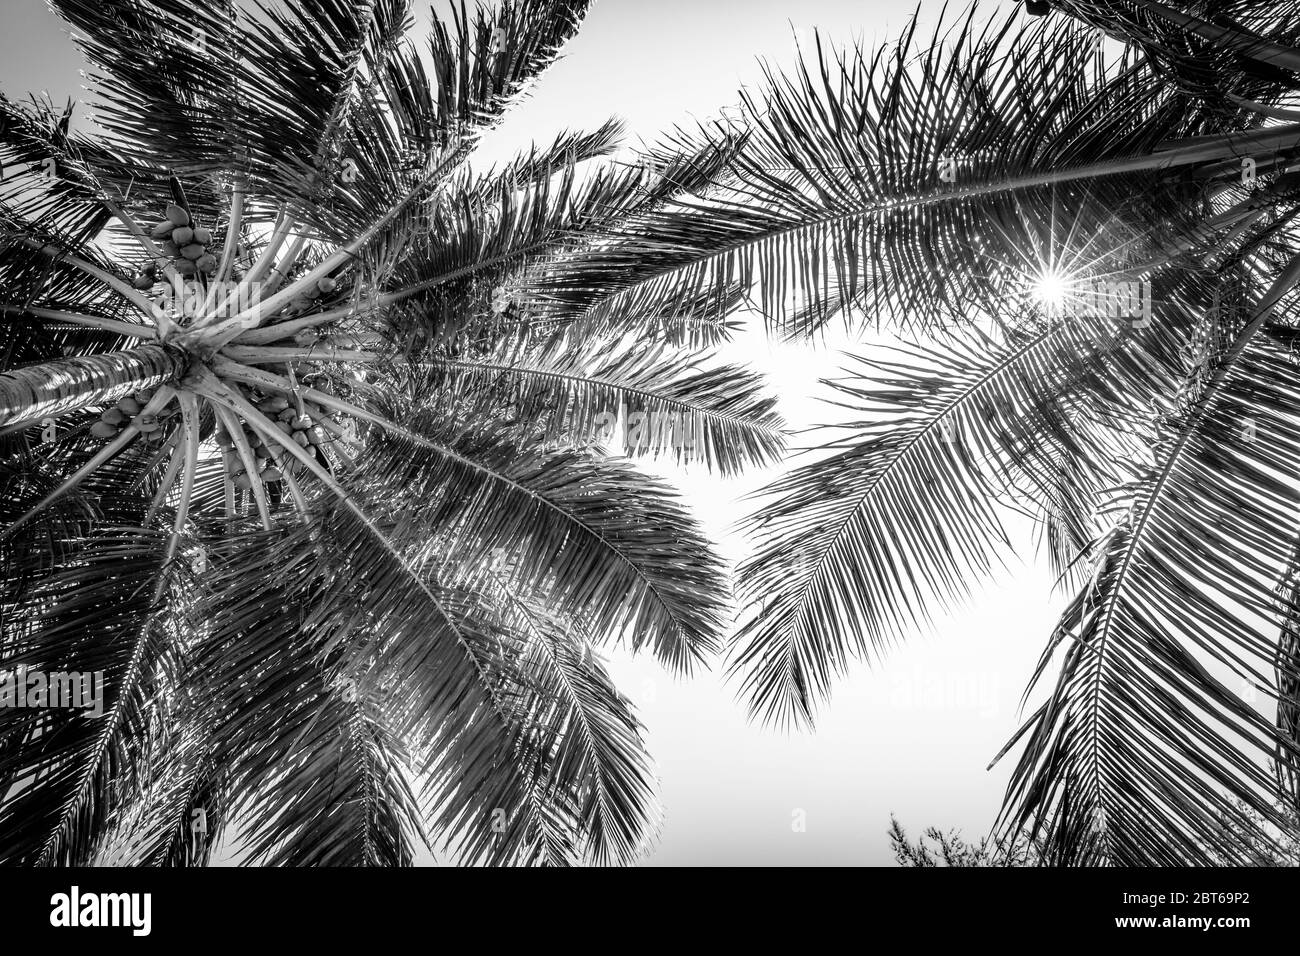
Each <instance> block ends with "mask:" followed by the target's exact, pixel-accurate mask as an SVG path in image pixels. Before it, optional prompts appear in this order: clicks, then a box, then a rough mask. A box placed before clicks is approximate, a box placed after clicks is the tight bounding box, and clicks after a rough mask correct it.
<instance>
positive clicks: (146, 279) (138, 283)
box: [131, 272, 155, 290]
mask: <svg viewBox="0 0 1300 956" xmlns="http://www.w3.org/2000/svg"><path fill="white" fill-rule="evenodd" d="M154 281H155V280H154V277H153V276H152V275H150V274H149V273H147V272H141V273H140V274H139V275H138V276H136V277H135V278H134V279H132V280H131V285H133V286H134V287H135V288H137V289H141V290H143V289H152V288H153V284H154Z"/></svg>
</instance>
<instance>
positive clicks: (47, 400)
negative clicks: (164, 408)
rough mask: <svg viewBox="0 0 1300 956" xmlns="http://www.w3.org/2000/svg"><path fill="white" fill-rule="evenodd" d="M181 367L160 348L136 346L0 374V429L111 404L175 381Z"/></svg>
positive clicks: (182, 361)
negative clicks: (88, 406) (140, 391)
mask: <svg viewBox="0 0 1300 956" xmlns="http://www.w3.org/2000/svg"><path fill="white" fill-rule="evenodd" d="M186 364H187V361H186V359H185V357H184V356H183V355H181V354H180V353H178V352H176V351H174V350H172V349H169V348H167V347H165V346H162V345H141V346H138V347H136V348H134V349H130V350H128V351H125V352H109V353H106V354H101V355H85V356H74V357H72V358H65V359H58V360H56V361H53V362H42V363H41V364H39V365H29V366H26V367H24V368H18V369H14V370H13V371H11V372H5V373H3V374H0V426H3V425H9V424H12V423H17V422H30V421H39V420H40V419H42V418H45V417H47V416H49V417H58V416H60V415H64V414H66V413H68V412H72V411H76V410H77V409H79V408H84V407H86V406H87V405H102V404H106V403H109V402H115V401H117V400H118V399H119V398H122V397H124V396H125V395H128V394H129V393H131V392H132V391H135V390H137V389H141V388H152V387H154V386H155V385H158V384H161V383H164V382H169V381H172V380H174V379H176V378H178V377H179V376H180V375H181V374H183V373H184V371H185V366H186Z"/></svg>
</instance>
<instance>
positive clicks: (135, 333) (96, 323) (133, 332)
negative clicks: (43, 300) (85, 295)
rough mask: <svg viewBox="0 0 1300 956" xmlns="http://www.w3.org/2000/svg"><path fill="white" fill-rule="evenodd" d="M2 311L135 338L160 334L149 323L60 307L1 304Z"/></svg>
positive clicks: (155, 336)
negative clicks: (108, 317) (105, 316)
mask: <svg viewBox="0 0 1300 956" xmlns="http://www.w3.org/2000/svg"><path fill="white" fill-rule="evenodd" d="M0 312H3V313H6V314H8V315H34V316H37V317H38V318H42V319H50V320H52V321H55V322H67V323H68V324H69V325H81V326H85V327H86V328H88V329H103V330H104V331H105V332H116V333H117V334H118V335H126V336H129V337H131V338H133V339H152V338H157V336H158V331H157V329H153V328H150V327H149V326H147V325H137V324H136V323H134V322H119V321H117V320H116V319H104V318H100V317H99V316H97V315H78V314H77V313H75V312H63V311H61V310H59V309H43V308H40V307H39V306H34V305H32V306H24V307H14V306H0Z"/></svg>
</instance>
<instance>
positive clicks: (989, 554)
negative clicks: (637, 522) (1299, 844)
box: [610, 0, 1300, 865]
mask: <svg viewBox="0 0 1300 956" xmlns="http://www.w3.org/2000/svg"><path fill="white" fill-rule="evenodd" d="M1034 6H1035V7H1036V8H1038V12H1041V8H1042V7H1043V6H1045V5H1043V4H1035V5H1034ZM1050 6H1051V8H1052V11H1053V15H1051V16H1049V17H1046V18H1043V19H1024V18H1022V13H1023V11H1020V10H1015V11H1012V12H1011V13H1010V14H1009V15H1007V16H1005V17H1001V18H997V19H994V20H991V21H990V20H985V19H984V18H983V17H982V16H978V15H977V12H976V11H974V10H971V11H970V12H969V13H968V14H967V15H966V16H965V17H964V18H963V19H961V20H959V21H958V22H956V23H955V24H947V25H941V26H940V27H939V28H937V29H936V31H935V34H934V36H933V37H932V38H929V39H928V40H922V41H920V42H918V38H917V35H916V33H917V28H916V25H915V24H913V26H912V27H911V28H910V29H909V31H908V32H907V33H906V34H905V35H904V36H903V37H902V38H901V39H900V41H899V42H897V43H896V44H890V45H886V46H883V47H881V48H880V49H878V50H875V51H871V50H866V49H863V48H861V47H855V48H852V49H848V50H832V49H829V48H827V47H824V46H823V44H822V42H821V40H820V39H819V40H818V41H817V44H816V49H815V51H806V55H805V57H804V58H803V62H802V64H801V65H800V67H799V68H798V69H796V70H795V71H793V72H792V73H791V74H790V75H788V76H778V75H776V74H775V73H772V74H770V75H769V77H768V79H767V82H766V83H765V85H764V86H763V88H762V89H760V90H756V91H753V92H751V93H749V94H748V95H747V96H746V97H745V99H744V102H743V105H742V109H741V110H740V112H739V114H738V115H737V116H735V117H732V118H731V119H730V120H729V121H727V122H724V123H720V124H719V125H718V127H717V132H718V135H719V136H721V135H722V133H723V132H724V131H733V130H735V131H740V132H742V133H743V135H744V142H743V144H742V147H741V148H740V149H739V151H738V153H737V155H736V157H735V158H734V159H733V160H732V162H731V163H730V164H729V165H728V169H727V173H726V177H725V178H724V180H723V181H722V182H721V183H720V184H719V186H718V188H716V189H715V190H713V191H711V192H710V193H709V195H708V197H707V200H706V201H701V202H695V203H693V204H692V205H691V208H690V209H689V210H686V211H685V212H684V211H683V210H681V209H665V210H661V211H659V212H656V213H653V214H652V215H651V216H650V217H648V218H646V219H645V220H642V221H641V222H640V223H639V224H638V226H637V230H638V235H636V237H635V239H629V240H628V241H627V242H626V245H625V251H626V257H625V260H624V261H622V262H620V265H622V266H623V267H624V270H625V271H623V272H612V271H611V273H610V278H615V277H617V278H619V279H624V278H625V277H626V274H627V272H635V275H636V279H635V284H634V285H632V286H630V287H629V288H628V289H627V290H626V291H624V292H622V293H620V295H621V296H623V297H625V298H627V297H636V298H637V299H638V300H640V301H643V302H644V301H655V299H656V297H661V298H662V300H663V301H665V302H666V301H671V300H675V299H676V298H677V297H680V296H682V295H683V294H684V293H689V294H690V295H693V296H699V297H706V296H708V295H710V294H712V295H720V294H722V293H723V291H724V290H725V289H726V288H728V287H729V286H730V285H732V284H739V285H740V287H741V288H744V289H746V290H750V289H754V290H756V292H757V295H756V305H757V306H759V307H760V308H761V309H762V310H763V312H764V314H765V315H766V317H767V322H768V324H769V326H770V327H771V329H772V330H773V331H774V332H775V333H777V334H784V335H803V336H815V335H817V334H818V333H819V331H820V330H821V329H823V328H825V326H826V325H827V323H829V322H831V321H833V320H835V318H836V317H837V316H843V317H846V320H847V321H850V322H852V321H855V320H857V321H862V320H864V319H865V320H866V321H868V322H874V323H876V324H878V325H880V326H882V327H884V328H886V329H887V330H889V331H890V332H891V333H893V334H895V335H896V336H898V337H900V338H902V339H905V341H903V342H901V343H899V344H896V345H894V346H893V347H892V350H890V351H886V352H882V351H874V352H872V353H870V354H868V355H865V356H862V357H859V358H851V359H850V360H849V361H848V366H849V367H848V368H847V369H846V370H845V372H844V374H843V376H842V377H840V378H839V379H836V380H834V381H833V382H832V383H831V384H833V385H834V387H835V388H836V389H837V390H838V393H839V394H838V400H837V404H838V405H839V406H841V408H842V409H844V411H843V412H842V414H841V421H840V424H839V426H837V429H838V430H835V431H832V433H831V434H830V437H828V438H827V439H826V440H825V441H824V442H822V443H820V444H818V445H817V446H815V447H814V448H813V449H811V450H809V456H810V458H809V460H808V461H807V462H806V463H805V464H802V465H800V466H799V467H796V468H794V469H793V470H791V471H789V472H787V473H785V474H783V475H781V476H780V477H779V478H778V479H776V480H775V481H774V482H773V483H772V484H771V485H770V486H769V487H768V488H767V489H766V492H767V494H766V496H765V499H764V501H763V503H762V505H761V506H760V508H759V510H758V511H757V512H756V513H755V514H754V515H753V516H752V518H751V519H749V521H748V524H747V528H748V530H749V532H750V533H751V534H752V535H753V536H754V538H755V540H756V542H757V546H756V551H755V553H754V554H753V555H752V556H751V557H749V558H748V559H747V560H746V561H745V562H744V563H743V564H742V566H741V567H740V568H739V569H738V575H739V588H740V597H741V600H742V615H743V619H742V621H741V622H740V624H739V627H738V630H737V632H736V635H735V637H734V639H733V640H732V642H731V645H730V661H731V663H730V669H731V673H732V674H733V675H734V676H735V678H736V679H737V680H738V681H739V682H740V688H741V692H742V694H743V695H744V696H745V697H747V699H748V700H749V702H750V706H751V709H752V711H753V713H754V715H756V716H757V717H759V718H761V719H763V720H766V721H770V722H774V723H778V724H785V723H793V724H805V725H806V724H809V723H811V722H812V720H813V718H814V716H815V710H816V707H817V704H818V702H819V701H821V700H823V699H824V698H825V697H826V696H827V694H828V693H829V691H830V688H831V686H832V684H833V683H834V681H835V679H836V677H837V676H839V675H840V674H842V673H843V672H844V671H845V669H846V668H847V667H849V666H850V664H851V663H852V662H853V661H854V660H857V659H861V658H872V657H878V656H880V655H881V654H883V653H884V652H885V651H886V650H887V649H888V647H889V645H890V644H891V643H892V642H894V641H896V640H899V639H901V638H903V637H904V636H905V635H906V634H907V633H908V632H909V631H910V630H912V629H914V628H915V627H916V626H917V624H918V623H922V622H924V621H925V620H926V619H927V617H928V616H929V614H930V613H931V612H932V611H933V610H934V609H935V608H936V607H945V606H948V605H950V604H951V603H952V602H953V601H955V600H957V599H959V598H961V597H963V596H964V595H965V594H966V592H967V591H968V589H969V588H970V587H971V586H972V584H973V583H974V582H975V581H977V580H979V578H980V577H981V576H983V575H985V574H986V573H987V572H989V571H990V570H991V569H993V568H995V567H997V566H998V565H999V563H1000V562H1001V561H1002V559H1003V558H1004V557H1005V556H1006V554H1007V552H1008V549H1009V548H1010V546H1011V545H1012V544H1013V542H1014V540H1015V536H1016V533H1017V532H1016V529H1017V528H1018V527H1019V524H1018V522H1017V521H1012V520H1009V518H1010V515H1011V514H1012V513H1013V512H1019V513H1021V514H1023V515H1027V516H1028V518H1029V519H1031V520H1032V522H1033V525H1034V526H1036V527H1037V529H1038V531H1039V534H1038V536H1037V540H1038V542H1039V544H1040V546H1041V547H1042V548H1043V549H1045V550H1046V552H1047V554H1048V556H1049V557H1050V558H1051V559H1052V560H1053V561H1054V562H1055V567H1056V569H1057V570H1058V572H1059V573H1060V575H1061V578H1062V581H1063V582H1064V583H1066V584H1067V585H1069V586H1070V587H1072V588H1074V589H1075V592H1076V596H1075V598H1074V600H1073V601H1072V602H1071V603H1070V604H1069V606H1068V608H1067V609H1066V611H1065V613H1064V615H1063V617H1062V618H1061V621H1060V624H1059V625H1058V627H1057V628H1056V629H1055V630H1054V631H1053V633H1052V634H1051V636H1050V639H1049V641H1048V645H1047V648H1046V650H1045V652H1044V654H1043V656H1042V659H1041V661H1040V662H1039V664H1038V666H1037V668H1036V669H1035V671H1034V684H1035V685H1037V684H1038V683H1039V682H1040V681H1047V682H1048V683H1047V685H1046V686H1044V687H1042V688H1041V689H1040V690H1039V691H1038V693H1037V696H1036V697H1035V698H1034V706H1033V707H1032V708H1031V711H1030V716H1029V717H1028V720H1027V721H1026V723H1025V725H1024V727H1023V729H1022V730H1021V731H1020V732H1019V733H1017V734H1016V736H1015V738H1014V739H1013V741H1012V743H1011V744H1009V745H1008V747H1007V750H1008V751H1010V750H1013V749H1015V748H1017V747H1018V748H1019V757H1018V762H1017V764H1016V766H1015V769H1014V772H1013V773H1012V775H1011V780H1010V784H1009V787H1008V790H1007V794H1006V800H1005V805H1004V809H1003V812H1002V815H1001V818H1000V821H999V824H998V826H997V828H996V836H997V839H998V840H999V841H1001V842H1002V843H1003V845H1015V844H1017V841H1021V840H1027V841H1029V845H1033V846H1036V847H1042V848H1043V853H1044V855H1045V858H1050V859H1052V860H1056V861H1060V862H1067V863H1084V862H1109V863H1118V864H1129V865H1142V864H1188V863H1212V862H1219V863H1223V862H1228V863H1251V862H1259V861H1265V860H1269V859H1273V858H1275V857H1276V853H1277V847H1278V846H1279V845H1280V844H1284V843H1285V842H1286V841H1287V839H1289V838H1290V837H1291V836H1293V829H1294V828H1293V824H1292V823H1291V821H1293V820H1294V819H1295V816H1294V814H1290V813H1287V812H1284V810H1285V807H1286V806H1287V804H1286V802H1282V803H1279V802H1278V800H1277V799H1276V798H1277V795H1278V793H1279V789H1280V787H1282V786H1288V785H1289V786H1292V787H1293V785H1294V780H1295V772H1294V768H1295V767H1296V766H1297V764H1296V760H1297V757H1298V756H1300V751H1298V750H1297V737H1296V721H1295V716H1294V715H1295V712H1296V704H1297V701H1296V698H1295V688H1296V686H1297V683H1296V678H1297V674H1298V672H1300V660H1298V659H1297V657H1296V651H1295V647H1296V645H1295V641H1294V626H1295V620H1296V616H1297V611H1300V607H1298V605H1297V595H1298V594H1300V591H1297V584H1296V579H1297V575H1298V574H1300V560H1298V559H1297V555H1298V554H1300V551H1298V550H1297V546H1298V544H1300V518H1298V516H1300V390H1297V388H1296V387H1295V381H1296V374H1295V367H1296V363H1295V361H1294V359H1293V356H1294V355H1295V352H1294V348H1293V346H1294V341H1295V338H1296V335H1297V332H1296V327H1297V325H1300V314H1298V313H1297V312H1296V304H1297V300H1296V294H1295V292H1294V290H1293V287H1294V285H1295V283H1296V280H1297V278H1298V277H1300V252H1298V251H1297V231H1296V224H1295V218H1296V216H1297V213H1298V212H1300V170H1298V169H1297V168H1296V167H1295V166H1294V165H1293V164H1295V163H1300V108H1298V105H1297V104H1298V103H1300V100H1298V99H1297V93H1298V91H1300V27H1298V26H1297V25H1296V24H1295V23H1294V17H1293V16H1291V15H1290V14H1292V13H1293V6H1292V5H1291V4H1288V3H1281V2H1272V3H1259V2H1250V3H1247V2H1241V0H1223V2H1219V3H1215V4H1211V5H1209V7H1210V8H1212V13H1206V12H1205V10H1206V7H1207V5H1205V4H1192V3H1174V2H1164V3H1156V2H1145V0H1133V2H1100V0H1097V2H1083V0H1078V2H1076V0H1063V2H1060V3H1053V4H1051V5H1050ZM1116 45H1118V46H1119V47H1120V52H1119V53H1118V55H1116V54H1115V52H1114V49H1113V48H1114V47H1115V46H1116ZM611 256H612V253H611ZM633 260H635V262H634V263H633ZM1282 635H1286V640H1282V639H1281V637H1282ZM1052 676H1055V683H1054V684H1052V683H1051V678H1052ZM1032 690H1033V688H1031V691H1032ZM1270 762H1273V763H1274V764H1276V766H1277V767H1278V768H1280V774H1278V775H1275V773H1274V771H1273V770H1271V769H1270V767H1269V764H1270ZM1288 781H1289V783H1288ZM1291 799H1292V800H1294V790H1292V791H1291Z"/></svg>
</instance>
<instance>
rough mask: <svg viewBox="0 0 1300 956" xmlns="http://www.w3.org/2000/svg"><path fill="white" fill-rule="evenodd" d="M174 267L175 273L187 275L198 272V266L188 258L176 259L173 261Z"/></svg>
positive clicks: (193, 274) (194, 274)
mask: <svg viewBox="0 0 1300 956" xmlns="http://www.w3.org/2000/svg"><path fill="white" fill-rule="evenodd" d="M175 269H176V274H177V275H183V276H187V277H189V276H196V275H198V274H199V267H198V266H196V265H195V264H194V263H192V262H190V260H188V259H177V260H176V262H175Z"/></svg>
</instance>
